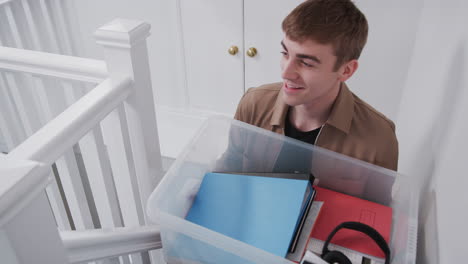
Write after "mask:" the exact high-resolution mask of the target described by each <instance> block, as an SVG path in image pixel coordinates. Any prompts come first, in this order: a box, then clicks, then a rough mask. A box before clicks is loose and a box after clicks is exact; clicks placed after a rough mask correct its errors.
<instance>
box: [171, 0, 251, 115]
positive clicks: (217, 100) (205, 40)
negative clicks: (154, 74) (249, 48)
mask: <svg viewBox="0 0 468 264" xmlns="http://www.w3.org/2000/svg"><path fill="white" fill-rule="evenodd" d="M242 5H243V1H242V0H230V1H219V0H180V8H181V21H182V28H183V42H184V43H183V44H184V52H185V64H186V65H185V68H186V71H187V89H188V90H187V93H188V98H189V107H190V108H192V109H201V110H208V111H214V112H218V113H225V114H228V115H233V114H234V112H235V109H236V107H237V103H238V102H239V100H240V98H241V96H242V94H243V92H244V78H243V70H244V69H243V27H242V25H243V21H242V20H243V15H242ZM231 46H237V47H238V49H239V51H238V53H237V54H235V55H231V54H229V53H228V50H229V48H230V47H231Z"/></svg>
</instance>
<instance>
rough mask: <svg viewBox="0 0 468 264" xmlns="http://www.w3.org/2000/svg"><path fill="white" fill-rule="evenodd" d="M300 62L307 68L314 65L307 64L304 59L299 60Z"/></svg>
mask: <svg viewBox="0 0 468 264" xmlns="http://www.w3.org/2000/svg"><path fill="white" fill-rule="evenodd" d="M301 63H302V64H303V65H304V66H306V67H309V68H310V67H314V65H312V64H309V63H307V62H305V61H301Z"/></svg>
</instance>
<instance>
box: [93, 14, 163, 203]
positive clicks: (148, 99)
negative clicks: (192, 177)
mask: <svg viewBox="0 0 468 264" xmlns="http://www.w3.org/2000/svg"><path fill="white" fill-rule="evenodd" d="M149 34H150V25H149V24H147V23H144V22H139V21H134V20H126V19H115V20H114V21H112V22H110V23H108V24H106V25H104V26H102V27H100V28H99V29H98V30H97V31H96V33H95V37H96V39H97V43H98V44H101V45H102V46H103V47H104V54H105V58H106V62H107V63H108V70H109V76H110V78H111V79H114V78H119V76H121V75H124V74H125V75H130V76H133V82H134V83H133V86H134V91H133V93H132V94H131V95H130V96H129V98H128V99H127V100H126V101H125V103H124V112H125V116H123V117H121V118H123V119H124V120H125V121H126V122H127V127H128V133H129V135H128V136H129V140H130V150H131V152H132V157H129V158H131V159H133V162H134V165H135V173H136V177H137V179H138V184H139V191H140V195H141V197H140V199H141V203H142V205H143V208H146V201H147V199H148V197H149V195H150V194H151V192H152V190H153V189H154V188H155V187H156V184H157V183H158V182H159V181H160V180H161V177H162V164H161V152H160V146H159V137H158V129H157V122H156V110H155V105H154V96H153V90H152V84H151V74H150V67H149V61H148V51H147V46H146V38H147V37H148V36H149ZM148 168H149V171H148Z"/></svg>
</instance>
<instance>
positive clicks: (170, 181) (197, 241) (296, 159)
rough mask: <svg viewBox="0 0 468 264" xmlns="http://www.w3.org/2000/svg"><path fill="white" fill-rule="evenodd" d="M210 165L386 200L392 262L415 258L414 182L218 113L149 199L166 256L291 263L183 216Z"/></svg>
mask: <svg viewBox="0 0 468 264" xmlns="http://www.w3.org/2000/svg"><path fill="white" fill-rule="evenodd" d="M213 171H217V172H223V171H229V172H312V173H313V175H314V176H315V177H316V178H317V179H318V186H321V187H325V188H328V189H331V190H334V191H338V192H341V193H345V194H349V195H352V196H355V197H359V198H363V199H366V200H370V201H373V202H377V203H380V204H383V205H387V206H390V207H392V209H393V222H392V230H391V238H390V248H391V251H392V261H391V263H394V264H400V263H401V264H403V263H405V264H409V263H415V259H416V239H417V219H418V192H419V187H418V186H416V184H415V181H414V180H412V179H411V177H408V176H406V175H400V174H398V173H396V172H394V171H391V170H388V169H385V168H381V167H378V166H375V165H372V164H369V163H366V162H363V161H360V160H357V159H353V158H350V157H347V156H344V155H341V154H337V153H335V152H332V151H328V150H326V149H322V148H319V147H315V146H312V145H309V144H305V143H302V142H300V141H297V140H294V139H290V138H287V137H284V136H282V135H279V134H275V133H272V132H269V131H266V130H263V129H260V128H257V127H254V126H251V125H248V124H245V123H242V122H239V121H236V120H232V119H229V118H223V117H216V118H211V119H208V120H207V121H206V122H205V123H204V125H203V126H202V127H201V128H200V130H199V132H198V133H197V135H196V136H195V137H194V138H193V139H192V141H191V142H190V144H189V145H188V146H187V147H186V149H185V150H184V151H183V152H182V153H181V155H180V156H179V157H178V158H177V159H176V160H175V161H174V163H173V164H172V166H171V168H170V169H169V171H168V172H167V173H166V175H165V176H164V178H163V180H162V181H161V182H160V184H159V185H158V187H157V188H156V189H155V190H154V191H153V193H152V194H151V196H150V198H149V200H148V205H147V212H148V215H149V218H150V220H152V221H153V222H155V223H157V224H159V225H160V227H161V238H162V244H163V253H164V258H165V260H166V262H167V263H223V264H226V262H228V263H239V264H240V263H242V264H244V263H268V264H272V263H284V264H286V263H290V264H291V263H294V262H291V261H289V260H286V259H283V258H281V257H278V256H275V255H273V254H271V253H268V252H265V251H263V250H260V249H257V248H255V247H253V246H250V245H248V244H245V243H243V242H240V241H237V240H234V239H232V238H230V237H227V236H224V235H222V234H220V233H217V232H214V231H211V230H208V229H206V228H204V227H201V226H198V225H196V224H193V223H191V222H188V221H186V220H185V219H184V218H185V216H186V214H187V212H188V210H189V209H190V206H191V203H192V201H193V198H194V197H195V195H196V193H197V191H198V188H199V186H200V183H201V181H202V178H203V176H204V175H205V173H207V172H213Z"/></svg>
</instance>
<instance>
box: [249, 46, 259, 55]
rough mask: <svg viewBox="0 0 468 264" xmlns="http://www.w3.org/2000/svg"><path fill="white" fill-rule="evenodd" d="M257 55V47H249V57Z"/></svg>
mask: <svg viewBox="0 0 468 264" xmlns="http://www.w3.org/2000/svg"><path fill="white" fill-rule="evenodd" d="M255 55H257V49H256V48H253V47H252V48H249V49H248V50H247V56H249V57H255Z"/></svg>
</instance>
